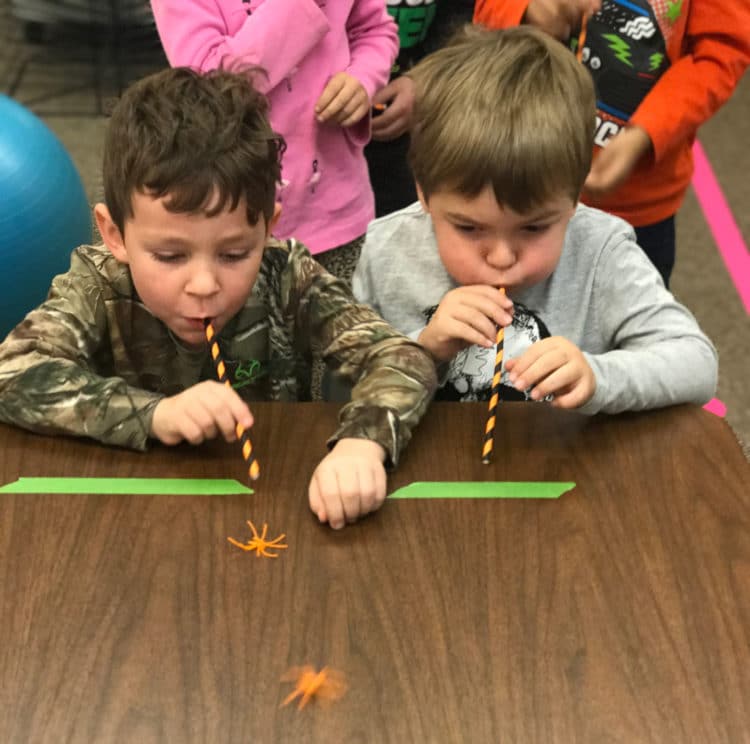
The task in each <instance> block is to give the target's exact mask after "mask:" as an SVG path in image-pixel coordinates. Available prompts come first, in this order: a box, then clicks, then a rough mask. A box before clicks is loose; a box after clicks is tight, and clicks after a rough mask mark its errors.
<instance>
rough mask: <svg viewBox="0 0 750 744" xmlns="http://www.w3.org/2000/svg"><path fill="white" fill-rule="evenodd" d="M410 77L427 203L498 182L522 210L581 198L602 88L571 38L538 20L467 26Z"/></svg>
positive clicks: (503, 196)
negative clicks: (500, 26) (550, 31)
mask: <svg viewBox="0 0 750 744" xmlns="http://www.w3.org/2000/svg"><path fill="white" fill-rule="evenodd" d="M409 75H410V76H411V77H413V79H414V81H415V84H416V105H415V113H414V126H413V131H412V136H411V146H410V151H409V161H410V164H411V167H412V171H413V173H414V177H415V179H416V181H417V183H418V184H419V185H420V188H421V189H422V192H423V194H424V196H425V198H426V199H428V198H429V196H430V194H432V193H434V192H435V191H438V190H441V189H448V190H455V191H458V192H460V193H462V194H465V195H467V196H476V195H477V194H478V193H479V192H480V191H481V190H482V189H484V188H485V187H486V186H487V185H491V186H492V189H493V191H494V193H495V197H496V199H497V201H498V203H499V204H506V205H508V206H509V207H510V208H511V209H513V210H514V211H516V212H519V213H525V212H528V211H529V210H531V209H533V208H535V207H538V206H540V205H541V204H542V203H543V202H545V201H547V200H549V199H550V198H555V197H558V196H560V195H561V194H567V195H568V196H570V197H571V199H572V200H573V201H574V202H575V201H577V200H578V196H579V194H580V192H581V188H582V187H583V182H584V180H585V178H586V175H587V173H588V171H589V167H590V165H591V153H592V149H593V144H594V142H593V138H594V121H595V96H594V86H593V83H592V80H591V76H590V74H589V73H588V72H587V71H586V69H585V68H584V67H583V65H581V64H580V63H579V62H577V61H576V58H575V56H574V55H573V54H572V53H571V52H570V51H569V50H568V49H566V48H565V47H564V46H563V45H562V44H561V43H559V42H558V41H556V40H555V39H553V38H552V37H550V36H548V35H547V34H545V33H543V32H542V31H539V30H537V29H534V28H531V27H528V26H521V27H517V28H510V29H504V30H501V31H490V30H488V29H484V28H481V27H471V26H467V27H465V28H464V29H462V30H460V31H459V32H458V33H457V34H456V35H455V36H454V38H453V39H452V40H451V42H449V44H448V45H447V46H445V47H443V48H442V49H440V50H438V51H437V52H435V53H434V54H431V55H429V56H428V57H425V59H423V60H422V61H421V62H420V63H419V64H418V65H417V66H416V67H415V68H414V69H413V70H412V71H411V72H410V73H409Z"/></svg>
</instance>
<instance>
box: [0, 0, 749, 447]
mask: <svg viewBox="0 0 750 744" xmlns="http://www.w3.org/2000/svg"><path fill="white" fill-rule="evenodd" d="M19 4H21V5H23V3H20V0H19ZM89 7H92V8H93V7H94V6H93V3H90V5H89ZM91 12H92V13H93V12H94V11H93V10H92V11H91ZM92 18H93V16H92ZM40 38H41V43H37V42H38V40H39V39H40ZM30 39H31V40H33V41H34V42H35V43H31V41H30ZM164 64H165V61H164V58H163V56H162V54H161V50H160V48H159V44H158V39H157V37H156V36H155V33H154V31H153V29H152V28H149V27H148V26H142V25H140V26H139V25H136V26H134V27H132V28H130V29H128V31H127V33H125V34H122V35H118V36H112V35H111V34H110V33H109V32H108V30H107V27H106V25H103V26H101V27H99V28H95V29H93V30H92V29H87V30H86V32H85V33H81V31H80V27H78V28H77V27H71V28H70V29H64V30H63V31H62V32H60V31H57V32H55V33H50V30H49V28H43V27H41V28H40V27H39V26H36V25H28V24H24V23H21V22H19V20H18V19H17V18H16V17H15V15H13V14H12V13H11V9H10V3H9V2H8V0H0V92H3V93H6V94H9V95H11V96H12V97H14V98H15V99H16V100H18V101H19V102H21V103H23V104H24V105H26V106H28V107H29V108H30V109H31V110H32V111H34V112H35V113H37V114H38V115H40V116H41V118H42V119H43V120H44V121H45V122H46V123H47V124H48V126H49V127H50V128H51V129H52V130H53V131H54V132H55V133H56V134H57V135H58V137H59V138H60V139H61V141H62V142H63V144H64V145H65V147H66V148H67V149H68V151H69V152H70V154H71V156H72V158H73V160H74V162H75V163H76V165H77V167H78V169H79V171H80V173H81V176H82V178H83V181H84V185H85V187H86V190H87V193H88V195H89V198H90V200H91V201H92V202H95V201H97V200H99V199H101V196H102V194H101V178H100V173H99V163H100V158H101V151H102V142H103V133H104V127H105V123H106V118H105V116H104V113H105V112H106V110H107V106H108V103H109V102H110V101H111V100H112V99H113V97H115V96H117V94H118V92H119V90H121V89H122V87H123V86H124V85H126V84H127V82H128V81H129V80H134V79H137V78H138V77H139V76H140V75H142V74H144V73H146V72H148V71H150V70H153V69H157V68H159V67H160V66H162V65H164ZM748 120H750V75H746V76H745V78H744V79H743V80H742V82H741V83H740V86H739V87H738V89H737V91H736V93H735V95H734V97H733V98H732V99H731V100H730V102H729V103H728V104H727V105H726V106H725V107H724V108H723V109H722V110H721V111H720V112H719V113H718V114H717V115H716V116H715V117H714V118H713V119H712V120H711V121H709V122H708V123H707V124H706V125H704V127H703V128H702V129H701V132H700V136H699V139H700V142H701V143H702V145H703V147H704V149H705V152H706V154H707V156H708V159H709V161H710V163H711V164H712V166H713V169H714V171H715V173H716V176H717V178H718V181H719V184H720V186H721V188H722V190H723V191H724V194H725V196H726V199H727V202H728V204H729V206H730V208H731V210H732V212H733V214H734V218H735V220H736V222H737V225H738V227H739V229H740V232H741V234H742V236H743V237H744V241H745V243H746V244H747V243H750V177H748V174H749V173H750V149H748V147H747V137H742V136H741V133H742V132H746V131H747V122H748ZM0 124H1V123H0ZM677 246H678V255H677V265H676V268H675V272H674V275H673V290H674V293H675V295H677V297H678V298H679V299H680V300H681V301H682V302H683V303H685V304H686V305H687V306H688V307H689V308H690V309H691V310H692V312H693V313H694V314H695V315H696V316H697V318H698V320H699V322H700V324H701V326H702V327H703V328H704V330H705V331H706V333H707V334H708V335H709V336H710V337H711V339H712V340H713V342H714V343H715V345H716V347H717V348H718V350H719V355H720V380H719V389H718V393H717V397H718V398H720V399H721V400H722V401H723V402H724V404H725V405H726V407H727V420H728V422H729V423H730V425H731V426H732V427H733V429H734V430H735V432H736V434H737V436H738V438H739V439H740V441H741V442H743V443H744V446H745V452H746V453H748V452H750V447H748V445H750V385H749V384H748V376H749V375H748V372H749V371H750V363H749V362H748V354H749V353H750V318H749V317H748V310H746V309H745V307H744V306H743V304H742V301H741V299H740V296H739V294H738V292H737V289H736V288H735V285H734V284H733V282H732V279H731V277H730V274H729V272H728V271H727V269H726V267H725V265H724V262H723V260H722V257H721V254H720V253H719V251H718V249H717V246H716V244H715V243H714V239H713V237H712V235H711V232H710V230H709V228H708V225H707V222H706V219H705V217H704V214H703V212H702V210H701V207H700V205H699V203H698V201H697V199H696V196H695V192H694V191H693V190H692V189H691V191H690V193H689V194H688V196H687V198H686V200H685V202H684V204H683V206H682V209H681V210H680V213H679V215H678V222H677ZM743 280H744V282H746V283H750V277H747V276H745V277H744V278H743Z"/></svg>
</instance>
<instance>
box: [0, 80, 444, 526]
mask: <svg viewBox="0 0 750 744" xmlns="http://www.w3.org/2000/svg"><path fill="white" fill-rule="evenodd" d="M266 115H267V102H266V100H265V98H264V97H263V96H262V95H260V94H259V93H258V92H257V91H256V90H254V89H253V87H252V86H251V85H250V83H249V82H248V78H247V75H246V74H232V73H229V72H222V71H215V72H211V73H208V74H205V75H201V74H199V73H197V72H194V71H191V70H188V69H186V68H175V69H170V70H165V71H163V72H160V73H157V74H155V75H151V76H149V77H147V78H145V79H143V80H141V81H140V82H138V83H136V84H135V85H133V86H132V87H131V88H129V89H128V90H127V91H126V92H125V94H124V95H123V97H122V99H121V100H120V101H119V103H118V105H117V106H116V108H115V110H114V112H113V114H112V118H111V121H110V123H109V129H108V134H107V139H106V143H105V154H104V187H105V197H106V204H97V205H96V207H95V210H94V211H95V217H96V222H97V225H98V228H99V232H100V234H101V237H102V240H103V245H96V246H81V247H80V248H78V249H76V250H75V251H74V252H73V256H72V260H71V267H70V270H69V271H68V272H67V273H66V274H63V275H60V276H58V277H56V278H55V279H54V281H53V283H52V288H51V290H50V293H49V296H48V299H47V300H46V301H45V302H44V303H43V304H42V305H41V306H40V307H39V308H38V309H36V310H34V311H32V312H31V313H29V315H28V316H27V317H26V318H25V319H24V320H23V321H22V322H21V323H20V324H19V325H18V326H17V327H16V328H15V330H14V331H12V332H11V333H10V335H9V336H8V337H7V339H6V340H5V341H4V342H3V343H2V345H0V420H2V421H5V422H8V423H13V424H16V425H18V426H22V427H25V428H28V429H31V430H33V431H38V432H42V433H48V434H73V435H78V436H88V437H92V438H94V439H96V440H99V441H101V442H105V443H108V444H115V445H121V446H127V447H132V448H135V449H144V448H145V447H146V446H147V443H148V440H149V439H151V438H153V439H158V440H160V441H161V442H163V443H165V444H177V443H178V442H181V441H184V440H187V441H189V442H191V443H193V444H198V443H200V442H202V441H204V440H205V439H210V438H213V437H216V436H219V435H222V436H223V437H224V438H225V439H226V440H227V441H231V440H233V439H234V438H235V428H236V425H237V424H241V425H242V426H243V427H245V428H247V427H250V426H252V423H253V417H252V414H251V412H250V408H249V407H248V404H247V401H252V400H298V399H302V400H304V399H309V393H310V391H309V384H310V359H311V353H312V351H313V350H314V351H315V352H316V354H318V355H320V356H322V357H323V359H324V360H326V361H327V362H328V363H330V364H331V365H332V366H334V367H336V368H337V369H338V372H339V374H341V375H343V376H344V377H345V378H347V379H348V380H349V381H350V382H352V383H353V384H354V387H353V390H352V398H351V402H349V403H348V404H346V405H345V406H344V407H343V408H342V410H341V414H340V426H339V428H338V430H337V431H336V432H335V433H334V434H333V436H332V438H331V440H330V441H329V445H330V446H331V451H330V452H329V454H328V455H327V456H326V457H325V458H324V459H323V460H322V462H321V463H320V464H319V465H318V467H317V469H316V471H315V473H314V475H313V477H312V481H311V483H310V488H309V499H310V506H311V508H312V509H313V511H314V512H315V513H316V514H317V516H318V518H319V519H320V520H321V521H327V522H329V523H330V524H331V526H332V527H341V526H343V525H344V524H345V523H346V522H347V521H353V520H355V519H356V518H357V517H358V516H360V515H362V514H365V513H367V512H369V511H372V510H374V509H376V508H378V507H379V506H380V504H382V502H383V499H384V498H385V482H386V478H385V470H384V464H385V463H389V464H395V463H396V462H397V460H398V456H399V453H400V452H401V450H402V448H403V447H404V445H405V444H406V442H407V441H408V439H409V436H410V432H411V429H412V427H413V426H414V425H415V424H416V423H417V421H418V419H419V418H420V416H421V415H422V413H423V412H424V410H425V408H426V406H427V403H428V401H429V398H430V395H431V393H432V391H433V389H434V386H435V371H434V366H433V363H432V361H431V360H430V358H429V357H428V355H427V354H425V353H424V351H423V350H422V349H421V348H420V347H419V346H418V345H416V344H414V343H413V342H411V341H409V340H408V339H406V338H404V337H403V336H402V335H401V334H399V333H397V332H396V331H395V330H393V329H392V328H391V327H390V326H388V325H387V324H386V323H385V322H384V321H382V320H381V319H380V318H379V317H378V316H376V315H375V314H374V313H373V312H372V311H371V310H369V309H368V308H366V307H364V306H362V305H357V304H355V302H354V300H353V299H352V297H351V294H350V292H349V290H348V289H347V288H346V287H345V286H344V284H343V283H342V282H341V281H339V280H338V279H336V278H335V277H333V276H331V275H330V274H328V273H327V272H326V271H325V270H323V269H322V267H320V265H319V264H317V263H316V262H315V261H314V260H313V259H312V257H311V256H310V254H309V253H308V252H307V250H306V249H305V248H304V247H303V246H302V245H301V244H299V243H298V242H296V241H294V240H289V241H284V242H282V241H278V240H274V239H273V238H271V237H270V232H271V230H272V228H273V225H274V223H275V221H276V219H277V218H278V215H279V206H278V204H276V203H275V201H274V199H275V189H276V185H277V183H278V180H279V175H280V163H279V158H280V153H281V150H282V149H283V141H282V140H281V139H280V138H279V137H278V136H277V135H276V134H275V133H274V132H273V131H272V130H271V128H270V125H269V123H268V120H267V116H266ZM207 319H210V320H211V321H212V323H213V325H214V327H215V329H216V331H217V333H218V341H219V345H220V347H221V349H222V352H223V354H224V356H225V358H226V362H227V367H228V377H229V379H230V380H232V381H233V383H234V384H233V386H232V387H227V386H224V385H222V384H220V383H219V382H217V381H215V379H214V369H213V363H212V360H211V357H210V355H209V353H208V347H207V344H206V341H205V335H204V333H205V330H204V323H205V321H206V320H207ZM240 372H242V374H240Z"/></svg>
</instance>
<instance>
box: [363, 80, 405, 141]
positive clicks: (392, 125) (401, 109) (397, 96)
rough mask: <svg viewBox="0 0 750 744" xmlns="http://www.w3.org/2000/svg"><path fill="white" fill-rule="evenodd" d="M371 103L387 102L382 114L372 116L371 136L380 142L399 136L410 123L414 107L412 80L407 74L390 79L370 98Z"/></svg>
mask: <svg viewBox="0 0 750 744" xmlns="http://www.w3.org/2000/svg"><path fill="white" fill-rule="evenodd" d="M372 102H373V104H378V103H382V104H387V106H388V108H386V109H385V111H383V113H382V114H378V115H377V116H373V117H372V138H373V139H374V140H380V141H381V142H388V141H389V140H393V139H396V137H400V136H401V135H402V134H403V133H404V132H406V131H407V130H408V129H409V127H410V125H411V114H412V110H413V109H414V81H413V80H412V79H411V78H410V77H409V76H408V75H402V76H401V77H397V78H396V79H395V80H392V81H391V82H390V83H388V85H386V86H385V88H381V89H380V90H379V91H378V92H377V93H376V94H375V96H374V97H373V99H372Z"/></svg>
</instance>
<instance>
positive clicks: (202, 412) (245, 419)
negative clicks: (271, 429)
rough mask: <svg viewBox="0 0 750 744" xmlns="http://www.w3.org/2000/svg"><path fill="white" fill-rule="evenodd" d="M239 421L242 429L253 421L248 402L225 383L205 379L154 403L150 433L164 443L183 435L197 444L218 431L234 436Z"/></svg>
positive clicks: (177, 440)
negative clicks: (155, 404)
mask: <svg viewBox="0 0 750 744" xmlns="http://www.w3.org/2000/svg"><path fill="white" fill-rule="evenodd" d="M238 423H239V424H242V426H243V427H244V428H245V429H248V428H250V427H251V426H252V425H253V416H252V414H251V413H250V409H249V408H248V407H247V404H246V403H245V402H244V401H243V400H242V398H240V396H239V395H237V393H236V392H235V391H234V390H232V388H230V387H228V386H227V385H223V384H221V383H220V382H215V381H213V380H206V381H205V382H199V383H198V384H197V385H193V387H190V388H188V389H187V390H185V391H183V392H181V393H178V394H177V395H173V396H172V397H171V398H165V399H164V400H162V401H160V402H159V403H158V404H157V406H156V408H154V415H153V418H152V419H151V436H153V437H155V438H156V439H159V440H160V441H162V442H163V443H164V444H178V443H179V442H181V441H183V439H186V440H187V441H188V442H190V443H191V444H200V443H201V442H203V441H204V440H206V439H213V438H214V437H216V436H219V435H222V436H223V437H224V439H226V440H227V442H232V441H234V440H235V439H236V438H237V434H236V427H237V424H238Z"/></svg>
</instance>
